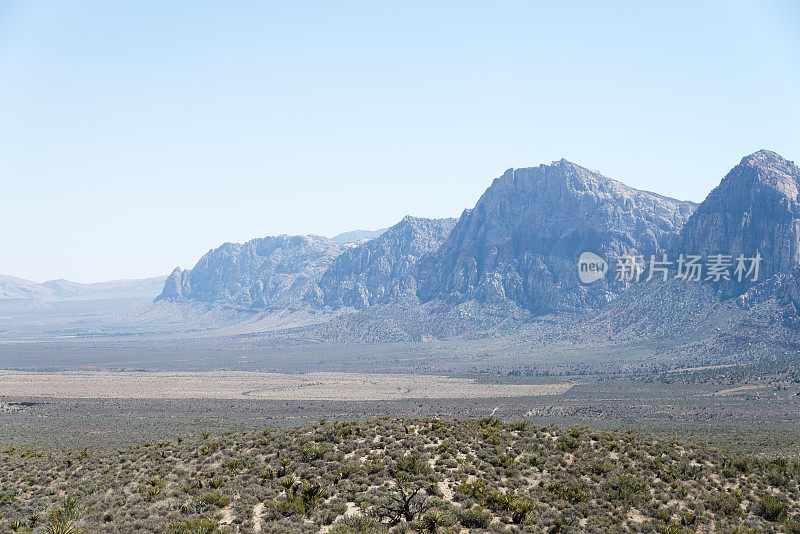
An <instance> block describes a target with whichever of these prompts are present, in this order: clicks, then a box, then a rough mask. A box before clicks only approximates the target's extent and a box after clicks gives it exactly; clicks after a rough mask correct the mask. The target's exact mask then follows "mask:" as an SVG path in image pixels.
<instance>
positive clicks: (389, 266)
mask: <svg viewBox="0 0 800 534" xmlns="http://www.w3.org/2000/svg"><path fill="white" fill-rule="evenodd" d="M455 223H456V221H455V219H421V218H417V217H411V216H407V217H405V218H403V220H402V221H400V222H399V223H397V224H396V225H394V226H392V227H391V228H389V229H388V230H387V231H386V232H384V233H383V234H382V235H380V236H379V237H376V238H374V239H371V240H369V241H367V242H366V243H363V244H362V245H359V246H357V247H355V248H351V249H349V250H346V251H344V252H343V253H342V254H341V255H340V256H339V257H338V258H336V259H335V260H334V261H333V263H332V264H331V266H330V267H329V268H328V270H327V271H325V274H324V275H323V276H322V280H321V281H320V287H321V289H322V292H323V295H324V297H323V300H324V303H325V305H327V306H332V307H334V308H338V307H342V306H352V307H354V308H356V309H366V308H369V307H370V306H373V305H375V304H378V303H385V302H387V301H389V300H391V299H397V298H401V297H402V296H403V295H412V296H413V295H416V291H417V282H416V276H417V262H418V261H419V259H420V258H421V257H422V256H424V255H426V254H430V253H432V252H435V251H436V250H437V249H438V248H439V246H440V245H441V244H442V243H443V242H444V240H445V239H446V238H447V236H448V234H449V233H450V230H451V229H452V228H453V226H454V225H455Z"/></svg>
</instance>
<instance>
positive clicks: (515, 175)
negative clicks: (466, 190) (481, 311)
mask: <svg viewBox="0 0 800 534" xmlns="http://www.w3.org/2000/svg"><path fill="white" fill-rule="evenodd" d="M694 208H695V205H694V204H693V203H691V202H682V201H679V200H675V199H672V198H668V197H664V196H661V195H657V194H655V193H650V192H646V191H639V190H637V189H633V188H631V187H628V186H626V185H624V184H622V183H620V182H617V181H615V180H611V179H609V178H606V177H605V176H602V175H600V174H599V173H597V172H594V171H591V170H589V169H585V168H583V167H580V166H578V165H576V164H574V163H570V162H568V161H566V160H561V161H558V162H554V163H553V164H551V165H540V166H538V167H532V168H526V169H509V170H508V171H506V172H505V174H503V176H502V177H500V178H498V179H496V180H495V181H494V182H493V183H492V185H491V186H490V187H489V189H487V190H486V192H485V193H484V194H483V196H482V197H481V198H480V200H478V203H477V204H476V205H475V207H474V208H473V209H472V210H469V211H466V212H464V214H463V215H462V216H461V219H460V220H459V221H458V224H457V225H456V227H455V228H454V229H453V231H452V233H451V234H450V237H449V238H448V240H447V241H446V242H445V244H444V245H443V246H442V247H441V248H440V250H439V251H438V252H437V253H436V254H435V255H433V256H431V257H429V258H427V259H425V260H424V261H423V263H422V265H421V268H420V270H421V272H420V292H419V294H420V298H421V300H422V301H429V300H432V299H436V298H438V299H442V300H445V301H448V302H461V301H464V300H469V299H477V300H478V301H480V302H500V301H503V300H510V301H512V302H515V303H517V304H519V305H520V306H522V307H523V308H526V309H528V310H531V311H533V312H536V313H543V312H549V311H559V310H576V309H584V308H596V307H600V306H602V305H603V304H605V303H607V302H609V301H610V300H611V299H612V298H613V296H614V295H615V294H616V293H618V292H619V291H621V290H623V289H624V288H623V287H617V286H616V285H615V284H614V283H613V281H612V282H599V283H597V284H593V285H590V286H582V285H580V284H579V282H578V279H577V276H576V268H575V266H576V262H577V259H578V256H579V255H580V254H581V253H582V252H584V251H591V252H594V253H596V254H599V255H602V256H619V255H622V254H627V253H640V254H645V255H647V254H654V253H657V252H660V251H663V250H664V249H666V248H667V247H668V246H669V245H670V244H671V243H672V240H673V239H674V238H675V237H676V236H677V234H678V231H679V230H680V228H681V227H682V226H683V224H684V223H685V221H686V220H687V219H688V218H689V216H690V215H691V213H692V212H693V211H694Z"/></svg>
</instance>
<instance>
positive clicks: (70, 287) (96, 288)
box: [0, 275, 167, 301]
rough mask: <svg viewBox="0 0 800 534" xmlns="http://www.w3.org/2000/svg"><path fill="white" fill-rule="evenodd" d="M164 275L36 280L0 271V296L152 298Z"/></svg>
mask: <svg viewBox="0 0 800 534" xmlns="http://www.w3.org/2000/svg"><path fill="white" fill-rule="evenodd" d="M166 279H167V277H166V276H156V277H153V278H145V279H141V280H113V281H110V282H96V283H91V284H80V283H77V282H70V281H69V280H50V281H47V282H43V283H38V282H32V281H30V280H24V279H22V278H15V277H13V276H4V275H0V300H11V299H33V300H41V301H75V300H101V299H152V298H154V297H155V296H156V295H158V294H159V292H160V291H161V290H162V289H163V287H164V282H165V280H166Z"/></svg>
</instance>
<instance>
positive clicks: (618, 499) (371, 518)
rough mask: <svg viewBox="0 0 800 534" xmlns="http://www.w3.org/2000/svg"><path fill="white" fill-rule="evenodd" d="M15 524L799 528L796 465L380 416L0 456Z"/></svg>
mask: <svg viewBox="0 0 800 534" xmlns="http://www.w3.org/2000/svg"><path fill="white" fill-rule="evenodd" d="M1 457H2V461H3V464H2V465H3V468H2V472H1V474H2V486H1V487H2V493H0V494H2V495H3V498H2V500H1V501H0V515H1V516H2V518H3V519H2V520H0V528H7V529H8V530H10V531H12V532H39V533H47V534H79V533H88V532H92V533H95V532H100V533H102V532H109V533H110V532H119V531H120V529H121V528H122V527H123V526H124V528H125V529H126V530H130V531H133V532H137V533H138V532H142V533H148V532H150V533H164V532H167V533H169V534H213V533H217V532H220V533H233V532H255V531H257V532H264V533H278V532H281V533H283V532H311V531H314V532H317V531H319V532H331V533H340V534H344V533H362V532H364V533H367V532H369V533H373V532H387V533H388V532H398V533H402V532H419V533H422V532H425V533H433V532H457V531H459V530H461V529H469V530H470V531H472V532H542V531H546V532H569V531H572V532H574V531H589V532H606V531H609V530H622V531H637V532H642V531H643V532H681V533H682V532H701V531H703V532H708V531H718V532H748V531H758V532H797V531H798V526H797V525H798V524H799V523H798V518H799V517H800V516H799V515H798V512H800V506H799V503H800V488H799V487H798V477H800V462H798V461H797V460H793V459H786V458H783V457H774V458H765V457H758V456H750V455H745V454H742V453H737V452H732V451H720V450H715V449H713V448H711V447H709V446H708V445H706V444H704V443H700V442H697V443H686V442H683V441H681V440H676V439H666V438H664V439H660V438H656V437H653V436H650V435H643V434H638V433H635V432H631V431H618V430H609V431H606V430H597V429H590V428H588V427H580V426H572V427H569V428H562V427H557V426H554V425H548V426H541V425H534V424H531V423H530V422H528V421H510V422H505V421H502V420H500V419H496V418H483V419H472V420H443V419H416V420H392V419H388V418H378V419H369V420H360V421H348V422H341V421H335V420H334V421H328V420H325V419H322V420H320V421H319V422H318V423H316V424H313V425H309V426H304V427H295V428H267V429H265V430H263V431H259V432H245V433H241V432H223V433H221V434H220V433H215V432H212V431H209V430H206V431H199V432H198V433H197V435H196V436H194V437H191V436H189V437H186V436H182V437H180V438H179V437H178V436H175V437H174V438H172V439H164V440H158V441H156V440H151V441H146V442H142V443H138V444H133V445H131V446H129V447H127V448H123V449H120V450H118V451H114V452H113V453H112V452H110V451H95V450H92V449H82V448H81V449H78V450H76V451H72V450H63V451H60V452H56V451H47V452H43V451H36V450H25V449H24V448H17V447H8V448H6V449H5V450H4V451H3V452H2V456H1Z"/></svg>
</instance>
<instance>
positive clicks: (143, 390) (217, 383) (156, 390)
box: [0, 371, 572, 401]
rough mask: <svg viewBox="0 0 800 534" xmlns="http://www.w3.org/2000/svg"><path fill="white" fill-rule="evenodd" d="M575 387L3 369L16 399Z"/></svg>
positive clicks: (481, 394) (5, 385)
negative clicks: (39, 371) (49, 371)
mask: <svg viewBox="0 0 800 534" xmlns="http://www.w3.org/2000/svg"><path fill="white" fill-rule="evenodd" d="M570 387H572V384H546V385H539V384H484V383H478V382H475V381H474V380H471V379H467V378H450V377H444V376H433V375H410V374H370V373H308V374H282V373H260V372H242V371H210V372H131V371H123V372H111V371H64V372H52V373H35V372H25V371H0V392H2V394H3V395H6V396H15V397H49V398H95V399H107V398H111V399H194V398H197V399H270V400H339V401H359V400H398V399H455V398H493V397H532V396H540V395H558V394H561V393H564V392H565V391H567V390H568V389H569V388H570Z"/></svg>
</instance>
